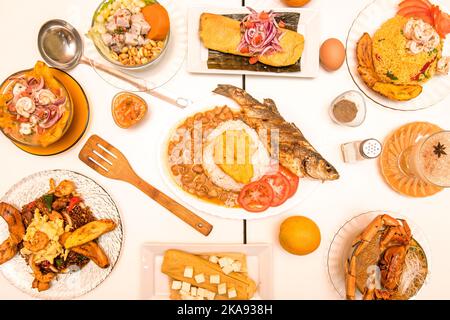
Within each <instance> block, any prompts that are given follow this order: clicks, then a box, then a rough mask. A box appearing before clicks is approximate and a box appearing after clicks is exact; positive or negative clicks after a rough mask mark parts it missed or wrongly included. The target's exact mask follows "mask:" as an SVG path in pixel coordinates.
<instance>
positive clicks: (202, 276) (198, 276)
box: [194, 273, 205, 283]
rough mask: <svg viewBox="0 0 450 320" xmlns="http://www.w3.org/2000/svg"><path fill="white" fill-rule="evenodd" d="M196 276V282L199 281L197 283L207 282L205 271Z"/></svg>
mask: <svg viewBox="0 0 450 320" xmlns="http://www.w3.org/2000/svg"><path fill="white" fill-rule="evenodd" d="M194 278H195V282H197V283H203V282H205V275H204V274H203V273H200V274H198V275H196V276H195V277H194Z"/></svg>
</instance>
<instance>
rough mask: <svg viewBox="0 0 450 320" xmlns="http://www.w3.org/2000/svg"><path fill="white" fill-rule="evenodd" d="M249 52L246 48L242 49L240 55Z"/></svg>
mask: <svg viewBox="0 0 450 320" xmlns="http://www.w3.org/2000/svg"><path fill="white" fill-rule="evenodd" d="M249 52H250V50H249V48H248V47H242V49H241V53H249Z"/></svg>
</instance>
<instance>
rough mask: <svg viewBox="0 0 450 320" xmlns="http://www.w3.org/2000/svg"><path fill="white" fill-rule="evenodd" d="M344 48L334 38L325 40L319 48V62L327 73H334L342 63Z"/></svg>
mask: <svg viewBox="0 0 450 320" xmlns="http://www.w3.org/2000/svg"><path fill="white" fill-rule="evenodd" d="M344 59H345V48H344V45H343V44H342V42H341V41H339V40H338V39H335V38H330V39H328V40H325V42H324V43H322V46H321V47H320V62H321V63H322V66H323V67H324V68H325V70H327V71H335V70H337V69H339V68H340V67H341V66H342V64H343V63H344Z"/></svg>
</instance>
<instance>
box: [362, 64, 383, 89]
mask: <svg viewBox="0 0 450 320" xmlns="http://www.w3.org/2000/svg"><path fill="white" fill-rule="evenodd" d="M358 73H359V75H360V76H361V79H362V80H363V81H364V83H365V84H366V85H367V86H368V87H369V88H372V87H373V86H374V85H375V83H377V82H379V79H378V77H377V74H376V73H375V71H374V70H373V69H369V68H367V67H363V66H359V67H358Z"/></svg>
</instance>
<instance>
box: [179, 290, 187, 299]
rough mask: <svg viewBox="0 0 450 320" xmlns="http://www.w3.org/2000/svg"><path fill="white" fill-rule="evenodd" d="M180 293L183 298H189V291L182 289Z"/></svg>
mask: <svg viewBox="0 0 450 320" xmlns="http://www.w3.org/2000/svg"><path fill="white" fill-rule="evenodd" d="M179 293H180V295H181V296H182V297H183V296H189V292H188V291H186V290H183V289H181V290H180V291H179Z"/></svg>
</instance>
